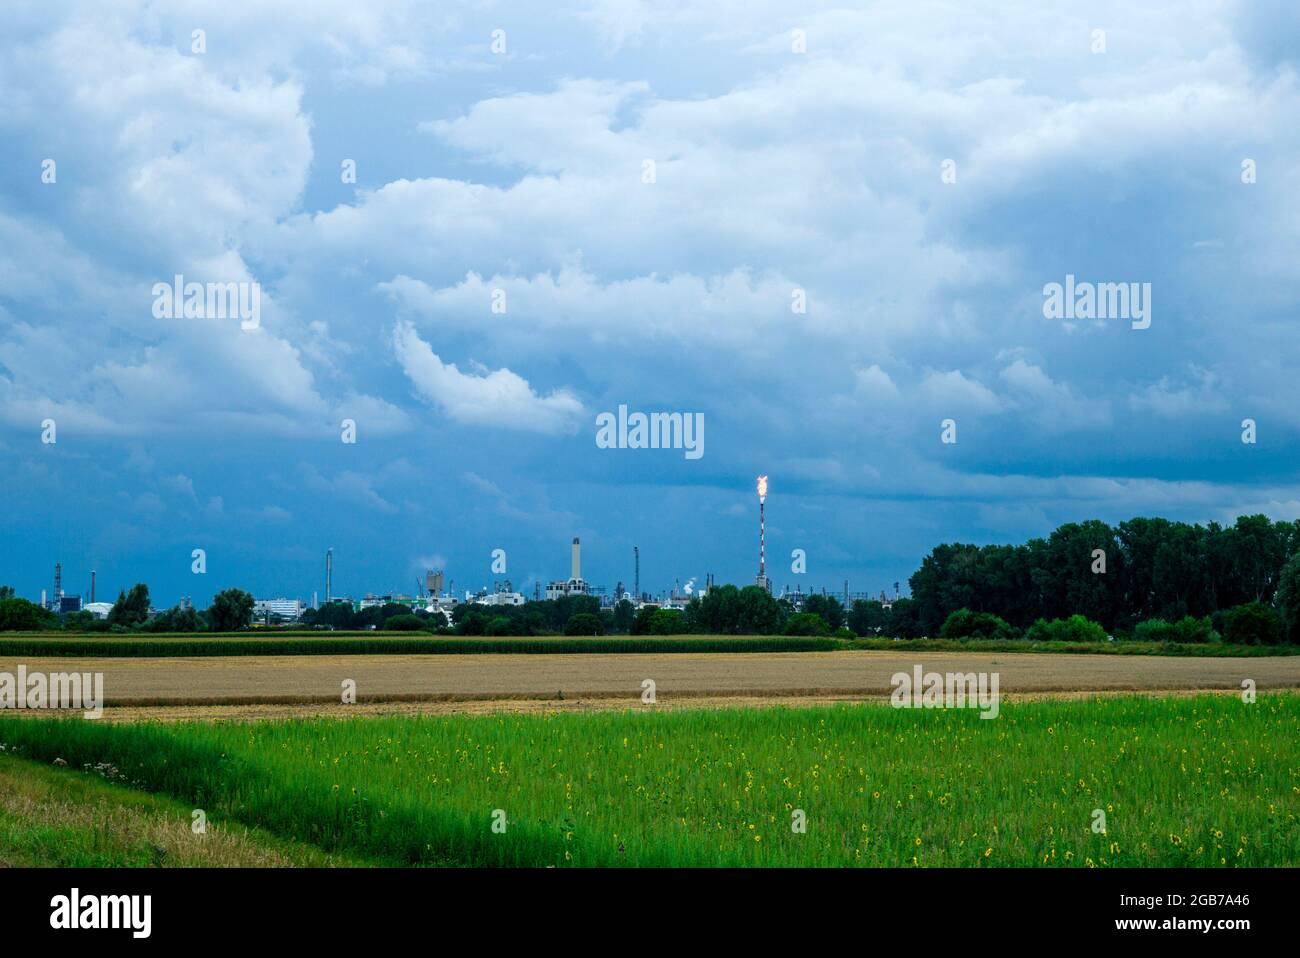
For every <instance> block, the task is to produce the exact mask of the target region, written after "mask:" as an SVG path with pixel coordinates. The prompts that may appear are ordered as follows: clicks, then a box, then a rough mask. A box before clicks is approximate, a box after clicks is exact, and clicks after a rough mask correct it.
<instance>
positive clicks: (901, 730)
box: [0, 693, 1300, 867]
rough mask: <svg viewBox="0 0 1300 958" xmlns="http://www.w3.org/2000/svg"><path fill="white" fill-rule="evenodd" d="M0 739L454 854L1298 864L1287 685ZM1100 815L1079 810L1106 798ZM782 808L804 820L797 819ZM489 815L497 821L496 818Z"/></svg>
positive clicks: (1299, 701)
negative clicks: (1244, 690) (1100, 827)
mask: <svg viewBox="0 0 1300 958" xmlns="http://www.w3.org/2000/svg"><path fill="white" fill-rule="evenodd" d="M0 742H2V743H4V744H6V745H7V746H8V747H9V748H10V749H11V750H12V749H17V750H19V752H20V753H21V754H23V755H26V756H29V757H32V758H36V759H41V760H45V761H53V760H54V759H55V758H63V759H65V760H66V761H68V762H69V763H71V764H73V765H81V764H83V763H92V764H94V763H103V762H110V763H112V764H113V765H115V766H116V767H118V768H120V769H121V770H122V772H123V774H124V775H125V776H127V777H128V778H129V779H131V780H132V781H133V782H135V783H137V784H138V785H139V787H141V788H145V789H148V790H151V791H156V792H162V793H166V794H169V795H172V796H174V797H176V798H178V799H180V800H182V801H183V802H186V803H194V804H196V805H199V806H201V807H204V808H206V809H208V810H209V814H210V815H214V816H215V817H217V818H221V819H237V820H240V821H243V822H245V823H248V824H252V825H257V826H260V827H263V828H266V829H268V830H270V831H272V832H274V833H276V834H278V835H281V836H283V837H286V838H292V839H295V840H298V841H303V842H309V843H311V844H313V845H316V846H319V847H323V848H326V849H333V850H341V851H346V852H348V853H352V854H360V855H363V856H367V857H372V858H384V859H388V860H398V861H402V862H407V863H412V864H420V863H446V862H451V863H457V864H471V865H528V866H544V865H560V866H564V865H584V866H585V865H622V864H629V865H642V866H676V865H688V866H749V865H761V866H792V865H794V866H838V865H872V866H913V865H917V866H934V865H942V866H981V867H982V866H1005V865H1049V866H1051V865H1061V866H1230V865H1248V866H1295V865H1297V864H1300V827H1297V826H1298V824H1300V823H1298V822H1297V793H1298V790H1300V785H1297V777H1298V776H1300V695H1297V694H1295V693H1272V694H1262V695H1260V697H1259V699H1258V702H1257V703H1254V704H1251V705H1247V704H1245V703H1243V702H1242V701H1241V699H1240V698H1239V697H1236V696H1197V697H1178V698H1173V697H1169V698H1158V697H1157V698H1151V697H1121V698H1106V699H1095V700H1070V701H1032V702H1021V703H1014V702H1004V703H1003V705H1002V709H1001V715H1000V716H999V717H998V718H996V719H994V720H983V719H981V718H979V714H978V713H977V712H975V711H971V710H961V709H948V710H915V711H913V710H901V709H892V708H889V707H888V706H883V705H864V706H853V707H850V706H840V707H832V708H810V709H785V708H769V709H762V710H750V709H729V710H717V711H689V710H688V711H678V712H655V711H650V710H641V711H628V712H622V713H591V714H558V715H542V716H538V715H493V716H480V717H468V716H442V717H423V718H370V719H352V720H344V721H332V720H325V721H322V720H304V721H288V722H260V723H228V724H224V723H223V724H198V723H188V724H185V723H183V724H176V725H156V724H141V725H111V726H110V725H106V724H102V723H95V722H86V721H82V720H79V719H70V720H68V719H63V720H59V719H42V720H38V721H33V720H25V721H24V720H15V719H10V718H0ZM1099 810H1100V812H1102V813H1104V815H1105V830H1104V832H1098V831H1094V830H1093V828H1094V823H1096V822H1098V821H1099V819H1098V811H1099ZM797 812H802V813H804V815H805V816H806V822H807V828H806V831H805V832H802V833H799V832H796V831H794V830H793V829H792V823H793V822H794V821H796V820H797V819H798V815H797V814H796V813H797ZM494 815H497V816H498V817H499V816H500V815H504V818H505V820H506V821H507V823H508V825H507V828H506V831H505V833H503V834H502V833H497V832H494V831H493V828H492V824H493V820H494Z"/></svg>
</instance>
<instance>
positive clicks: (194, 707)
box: [0, 651, 1300, 718]
mask: <svg viewBox="0 0 1300 958" xmlns="http://www.w3.org/2000/svg"><path fill="white" fill-rule="evenodd" d="M20 664H21V665H25V666H26V667H27V670H28V672H29V673H30V672H102V673H104V693H105V698H106V700H107V705H108V706H109V707H110V708H109V715H108V717H118V718H128V717H132V716H135V715H140V716H143V715H147V714H152V715H154V716H155V717H158V718H164V717H168V718H179V717H190V716H192V717H199V714H196V713H211V714H212V717H223V716H224V717H234V718H238V717H273V716H280V715H287V714H329V713H331V712H332V711H333V708H332V706H338V708H340V709H341V708H342V706H340V705H338V703H339V701H340V694H341V689H342V683H343V682H344V680H346V679H352V680H354V681H355V682H356V688H357V702H358V704H357V706H355V707H353V708H354V711H352V713H351V714H358V713H364V712H366V711H374V710H378V711H384V712H385V713H386V714H388V713H393V712H406V711H420V712H452V711H455V712H483V711H500V710H525V711H532V710H535V709H537V708H546V709H554V708H561V709H566V710H567V709H570V708H578V709H582V708H592V707H606V708H607V707H624V706H630V707H635V706H639V705H640V703H641V693H642V682H643V681H644V680H646V679H652V680H653V681H654V682H655V686H656V696H657V702H658V704H659V705H667V706H670V707H671V706H673V705H682V706H687V705H698V706H704V707H709V706H717V705H726V704H734V705H755V704H758V705H761V704H791V705H794V704H814V703H822V702H830V701H854V700H862V699H875V698H883V697H886V696H888V694H889V692H890V690H891V682H890V678H891V676H892V675H893V674H894V673H896V672H907V673H909V674H910V673H911V672H912V669H913V667H914V666H916V665H918V664H919V665H920V666H921V667H922V668H923V669H924V670H925V671H927V672H929V671H933V672H996V673H998V675H999V682H1000V691H1001V693H1002V694H1003V695H1024V694H1030V695H1040V694H1046V695H1062V694H1071V693H1078V692H1133V691H1189V690H1240V688H1241V683H1242V681H1243V680H1244V679H1253V680H1254V681H1255V683H1256V686H1257V687H1258V688H1259V689H1261V690H1264V689H1270V688H1297V687H1300V657H1276V658H1272V657H1269V658H1193V657H1188V658H1175V657H1169V656H1120V655H1057V654H1046V653H1014V652H957V653H954V652H911V653H895V652H876V651H853V652H781V653H671V654H667V653H656V654H617V655H616V654H593V655H583V654H577V655H549V654H545V655H520V654H509V655H495V654H485V655H365V656H361V655H343V656H230V657H204V658H165V659H122V658H70V657H52V658H31V659H21V660H19V659H12V658H3V659H0V672H10V673H15V672H16V671H17V668H18V666H19V665H20ZM45 714H47V715H48V714H49V713H48V712H47V713H45Z"/></svg>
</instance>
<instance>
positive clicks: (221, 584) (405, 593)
mask: <svg viewBox="0 0 1300 958" xmlns="http://www.w3.org/2000/svg"><path fill="white" fill-rule="evenodd" d="M767 492H768V484H767V476H760V477H759V478H758V498H759V509H758V513H759V514H758V525H759V528H758V543H757V557H756V558H757V567H758V574H757V575H756V576H751V577H748V578H747V577H745V576H743V575H734V576H728V575H723V576H719V575H717V574H716V573H715V572H714V571H713V570H712V569H709V568H700V567H698V566H697V565H696V563H692V562H690V561H689V560H687V561H686V563H685V565H686V567H685V568H683V559H682V558H681V557H678V556H669V557H666V558H665V559H664V560H663V563H662V564H663V565H665V566H668V570H666V571H664V572H660V571H658V570H655V572H654V574H653V575H652V576H651V577H650V578H649V579H648V586H647V588H646V589H644V590H643V589H642V588H641V581H642V569H641V559H642V555H641V552H642V548H641V545H640V544H639V543H633V544H632V545H631V546H630V548H627V549H626V556H625V560H626V565H627V569H626V570H625V571H621V572H620V571H617V569H618V566H619V565H620V563H619V560H618V558H617V557H616V556H615V555H611V554H609V552H608V550H607V549H606V548H604V547H603V540H602V537H600V536H599V535H596V536H594V538H595V539H596V542H597V548H598V550H599V551H598V553H597V554H598V558H599V559H600V561H601V566H602V568H603V569H604V570H607V571H606V573H605V575H604V577H603V578H601V579H599V580H593V579H591V578H589V577H585V576H584V575H583V569H582V536H578V535H575V536H572V537H571V543H570V555H569V575H568V577H567V578H555V577H553V576H549V575H547V574H546V573H545V571H541V570H538V569H537V568H536V564H535V563H530V567H531V568H530V571H526V572H524V573H523V574H522V575H520V574H519V573H518V572H516V571H514V570H512V568H511V558H510V551H511V550H509V549H506V548H503V547H496V548H494V549H492V550H491V551H490V552H489V553H488V554H487V555H486V556H485V557H484V559H483V560H481V562H479V563H472V562H470V563H465V562H461V563H456V562H452V561H447V560H443V561H439V562H436V563H435V562H432V561H430V562H428V563H425V564H424V568H421V569H417V570H415V571H414V576H413V578H414V585H415V588H414V589H411V588H409V587H408V586H407V585H405V584H404V583H407V582H411V580H412V575H406V576H400V575H399V576H396V577H389V578H388V580H387V581H375V580H374V578H373V577H371V576H368V575H365V574H363V573H360V572H354V571H352V570H349V569H348V567H347V562H346V558H347V556H346V554H343V553H340V552H339V550H337V549H336V548H335V547H334V546H327V547H326V548H325V549H324V550H323V553H322V554H320V555H322V556H323V563H322V565H318V566H317V568H318V569H321V575H320V578H319V579H317V580H316V581H314V582H311V584H310V587H309V588H304V587H303V586H302V585H298V586H297V587H292V586H290V585H289V584H288V583H283V582H274V581H272V582H267V581H258V582H247V581H244V582H241V581H239V576H238V575H237V574H235V575H234V576H233V577H232V576H231V575H229V574H227V575H223V576H222V577H221V578H220V579H213V580H212V582H213V585H211V586H209V587H208V588H206V589H205V588H204V587H203V579H204V578H206V575H195V576H193V581H192V582H191V583H190V585H191V588H189V589H188V590H186V591H185V592H183V593H182V594H179V595H174V596H173V595H168V594H166V593H165V592H163V591H161V590H155V589H154V587H153V585H152V583H150V586H151V595H152V596H153V599H154V604H155V607H157V608H160V609H161V608H169V607H171V606H173V605H178V604H179V605H187V604H191V603H193V601H194V600H195V599H196V598H197V599H199V604H200V605H202V597H203V596H204V595H205V594H206V593H207V592H208V590H209V589H210V590H211V592H212V594H215V593H216V592H219V591H221V589H223V588H228V587H231V586H235V587H238V588H242V589H245V590H246V591H248V592H250V593H251V594H253V595H254V596H255V597H256V598H257V599H258V600H259V604H262V603H267V602H270V603H297V612H298V614H301V612H302V611H303V610H305V609H307V608H313V607H318V606H319V605H320V604H322V603H323V602H328V601H331V600H347V601H351V602H353V603H355V604H359V605H360V604H368V603H371V602H373V601H374V600H376V599H381V598H386V597H395V598H396V599H398V600H401V601H407V600H415V599H421V598H427V597H429V596H433V597H435V598H437V597H442V598H444V599H449V600H451V601H452V602H458V601H475V600H483V599H484V598H485V597H490V598H488V603H489V604H497V603H501V602H512V603H516V604H522V602H525V601H529V600H538V599H548V600H549V599H556V598H560V597H563V596H568V595H592V596H595V597H596V598H598V599H599V600H600V601H601V602H602V604H603V605H605V606H612V605H613V604H614V603H616V602H617V601H619V600H620V599H621V598H629V599H632V600H633V601H634V603H638V604H639V603H651V604H667V605H684V604H685V602H687V601H689V600H690V598H692V597H693V596H695V595H698V594H700V593H701V592H702V591H704V590H705V589H706V588H708V587H709V585H712V584H714V583H718V582H722V583H726V582H730V583H731V584H734V585H737V586H741V587H743V586H745V585H758V586H759V587H760V588H763V589H765V590H767V591H768V592H770V593H773V594H777V595H785V594H791V595H807V594H810V593H812V592H824V593H826V594H831V595H839V596H842V597H843V598H845V599H848V600H850V601H851V600H852V599H855V598H880V597H882V596H884V595H885V594H886V593H885V590H883V589H879V588H875V589H873V588H867V589H862V588H861V586H860V585H859V587H858V588H851V587H850V586H851V580H850V579H840V580H829V581H817V580H815V579H814V578H813V577H811V576H809V575H808V574H806V573H805V572H796V571H793V568H794V566H795V564H793V563H792V571H791V573H790V574H789V575H788V576H786V577H784V581H774V577H772V576H770V575H769V574H768V569H767V555H766V545H767V543H766V535H767V530H766V500H767ZM751 501H752V500H751ZM751 528H752V527H751ZM734 546H735V548H736V549H737V550H741V549H743V543H741V542H736V543H734ZM800 551H802V550H796V552H800ZM751 555H752V553H751ZM438 558H439V559H442V558H443V557H442V556H441V555H440V556H438ZM205 559H206V556H205ZM336 559H344V562H343V563H342V564H339V565H337V566H336ZM187 561H189V559H188V557H187ZM318 561H320V560H318ZM751 561H752V560H751ZM656 564H659V563H656ZM733 564H734V565H738V564H739V563H733ZM435 566H436V567H435ZM751 568H752V567H751ZM610 569H614V570H616V571H614V572H613V574H612V575H610V574H609V573H608V570H610ZM340 571H341V572H342V573H343V579H342V584H341V585H340V584H339V580H338V579H337V578H336V576H337V574H338V573H339V572H340ZM77 574H78V575H81V574H82V573H81V572H80V571H79V572H78V573H77ZM97 574H98V573H97V571H96V570H95V569H89V570H86V572H85V586H86V588H85V589H84V590H76V589H74V590H71V591H68V590H66V588H65V586H64V561H63V558H62V557H60V558H59V559H57V560H56V562H55V570H54V578H53V588H51V589H49V590H48V591H47V589H46V588H41V590H40V593H39V597H37V596H36V595H33V596H32V598H33V600H34V601H36V600H38V601H39V602H40V603H41V604H42V605H43V606H45V607H46V608H50V609H53V610H55V611H63V612H72V611H77V610H78V609H81V608H89V607H91V605H92V604H94V605H95V608H94V609H92V611H95V612H96V614H102V613H105V612H106V610H107V608H109V607H111V605H112V601H113V600H114V599H115V598H116V597H117V594H118V593H119V592H120V591H124V590H127V589H129V588H130V587H131V586H132V585H133V584H135V583H136V582H138V581H145V582H148V578H147V577H146V576H136V575H132V574H131V573H130V572H127V573H126V574H125V575H123V576H122V577H121V581H120V582H118V581H114V582H112V583H108V584H103V583H101V586H105V585H106V587H104V588H102V589H101V591H102V595H100V596H98V597H97V596H96V594H95V591H96V588H97V584H96V576H97ZM47 581H49V580H47ZM297 581H298V582H300V583H301V582H302V579H301V577H298V578H297ZM859 581H861V580H859ZM873 585H877V586H878V585H879V583H873ZM894 586H895V588H894V592H895V593H897V587H898V583H897V582H895V583H894ZM20 591H21V590H20ZM510 597H517V598H510ZM96 598H99V599H100V600H101V601H99V602H96ZM102 600H106V601H102ZM289 607H290V606H288V605H286V606H283V608H284V609H288V608H289Z"/></svg>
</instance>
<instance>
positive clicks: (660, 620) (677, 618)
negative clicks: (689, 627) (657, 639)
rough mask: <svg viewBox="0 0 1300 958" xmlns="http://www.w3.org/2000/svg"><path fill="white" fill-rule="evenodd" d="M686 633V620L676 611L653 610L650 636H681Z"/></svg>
mask: <svg viewBox="0 0 1300 958" xmlns="http://www.w3.org/2000/svg"><path fill="white" fill-rule="evenodd" d="M685 631H686V618H685V617H684V616H683V615H682V614H681V612H679V611H678V610H677V609H655V611H654V615H652V616H651V617H650V634H651V635H681V634H682V633H683V632H685Z"/></svg>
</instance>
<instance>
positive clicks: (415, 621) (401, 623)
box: [384, 615, 424, 632]
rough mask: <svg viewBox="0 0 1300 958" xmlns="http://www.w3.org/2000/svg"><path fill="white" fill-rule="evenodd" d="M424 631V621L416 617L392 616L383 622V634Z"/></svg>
mask: <svg viewBox="0 0 1300 958" xmlns="http://www.w3.org/2000/svg"><path fill="white" fill-rule="evenodd" d="M423 629H424V620H423V619H421V618H420V617H419V616H418V615H392V616H389V617H388V618H387V619H385V620H384V631H385V632H420V631H423Z"/></svg>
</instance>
